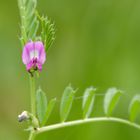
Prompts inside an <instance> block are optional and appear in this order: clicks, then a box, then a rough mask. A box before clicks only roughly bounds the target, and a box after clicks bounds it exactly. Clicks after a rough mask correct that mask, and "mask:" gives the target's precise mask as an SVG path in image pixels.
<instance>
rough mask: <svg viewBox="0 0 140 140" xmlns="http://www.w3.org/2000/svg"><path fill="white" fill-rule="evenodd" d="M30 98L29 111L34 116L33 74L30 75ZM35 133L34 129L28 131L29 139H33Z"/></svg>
mask: <svg viewBox="0 0 140 140" xmlns="http://www.w3.org/2000/svg"><path fill="white" fill-rule="evenodd" d="M30 96H31V97H30V98H31V103H30V104H31V113H32V114H33V115H34V116H36V98H35V78H34V76H33V75H30ZM34 138H35V133H34V131H31V132H30V136H29V140H34Z"/></svg>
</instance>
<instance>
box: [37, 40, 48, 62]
mask: <svg viewBox="0 0 140 140" xmlns="http://www.w3.org/2000/svg"><path fill="white" fill-rule="evenodd" d="M35 50H36V51H38V54H39V58H38V61H39V63H41V64H44V62H45V60H46V53H45V49H44V45H43V43H42V42H41V41H37V42H35Z"/></svg>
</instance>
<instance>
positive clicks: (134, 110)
mask: <svg viewBox="0 0 140 140" xmlns="http://www.w3.org/2000/svg"><path fill="white" fill-rule="evenodd" d="M139 111H140V95H135V96H134V97H133V99H132V100H131V102H130V105H129V114H130V116H129V118H130V120H131V121H135V119H136V117H137V115H138V113H139Z"/></svg>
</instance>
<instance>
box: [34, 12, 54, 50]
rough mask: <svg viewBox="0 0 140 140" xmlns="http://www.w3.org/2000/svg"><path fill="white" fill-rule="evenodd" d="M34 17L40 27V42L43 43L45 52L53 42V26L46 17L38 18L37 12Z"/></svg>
mask: <svg viewBox="0 0 140 140" xmlns="http://www.w3.org/2000/svg"><path fill="white" fill-rule="evenodd" d="M36 15H37V17H38V19H39V20H40V23H41V26H42V31H41V40H42V41H43V43H44V46H45V50H46V52H47V51H48V49H49V48H50V47H51V45H52V44H53V42H54V40H55V25H54V23H52V22H51V20H49V19H48V17H44V16H40V15H39V13H38V12H36Z"/></svg>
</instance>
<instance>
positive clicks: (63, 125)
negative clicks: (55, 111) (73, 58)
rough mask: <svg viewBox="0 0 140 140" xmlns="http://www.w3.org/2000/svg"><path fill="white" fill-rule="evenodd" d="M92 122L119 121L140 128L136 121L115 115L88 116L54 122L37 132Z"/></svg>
mask: <svg viewBox="0 0 140 140" xmlns="http://www.w3.org/2000/svg"><path fill="white" fill-rule="evenodd" d="M90 122H118V123H122V124H126V125H128V126H132V127H135V128H137V129H140V125H138V124H136V123H132V122H130V121H128V120H124V119H120V118H114V117H99V118H88V119H85V120H76V121H70V122H64V123H58V124H54V125H49V126H45V127H41V128H39V129H38V130H37V131H36V134H39V133H42V132H47V131H50V130H54V129H58V128H63V127H68V126H74V125H80V124H85V123H90Z"/></svg>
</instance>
